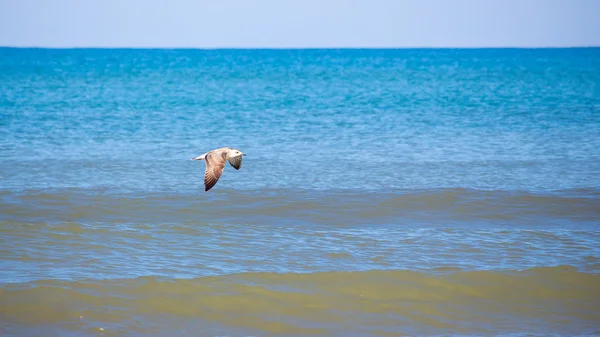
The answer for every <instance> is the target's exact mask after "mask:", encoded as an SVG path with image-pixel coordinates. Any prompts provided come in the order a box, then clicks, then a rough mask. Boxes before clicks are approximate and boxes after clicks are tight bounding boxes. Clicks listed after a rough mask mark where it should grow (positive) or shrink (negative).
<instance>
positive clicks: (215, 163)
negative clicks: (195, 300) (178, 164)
mask: <svg viewBox="0 0 600 337" xmlns="http://www.w3.org/2000/svg"><path fill="white" fill-rule="evenodd" d="M205 160H206V171H205V172H204V191H206V192H208V190H210V189H211V188H213V186H215V184H216V183H217V181H219V178H220V177H221V174H222V173H223V168H224V167H225V161H226V160H225V157H224V156H223V155H221V154H219V153H213V152H211V153H209V154H207V155H206V158H205Z"/></svg>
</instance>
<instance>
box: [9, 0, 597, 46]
mask: <svg viewBox="0 0 600 337" xmlns="http://www.w3.org/2000/svg"><path fill="white" fill-rule="evenodd" d="M599 18H600V0H212V1H209V0H0V46H19V47H166V48H177V47H183V48H305V47H312V48H324V47H332V48H339V47H350V48H353V47H363V48H376V47H387V48H389V47H399V48H408V47H573V46H600V19H599Z"/></svg>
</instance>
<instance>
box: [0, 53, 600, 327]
mask: <svg viewBox="0 0 600 337" xmlns="http://www.w3.org/2000/svg"><path fill="white" fill-rule="evenodd" d="M220 147H233V148H236V149H239V150H240V151H242V152H244V153H246V154H247V155H246V156H245V157H243V165H242V167H241V169H240V170H235V169H234V168H233V167H231V166H230V165H229V164H227V165H226V167H225V169H224V172H223V175H222V176H221V178H220V180H219V181H218V183H217V184H216V185H215V187H213V188H212V189H211V190H210V191H208V192H205V191H204V186H203V178H204V170H205V162H203V161H192V160H190V158H192V157H195V156H199V155H201V154H203V153H205V152H207V151H210V150H213V149H216V148H220ZM0 336H3V337H4V336H27V337H29V336H61V337H62V336H65V337H71V336H77V337H78V336H161V337H162V336H165V337H166V336H169V337H170V336H344V337H345V336H348V337H366V336H510V337H517V336H600V48H568V49H510V48H508V49H207V50H202V49H43V48H42V49H38V48H0Z"/></svg>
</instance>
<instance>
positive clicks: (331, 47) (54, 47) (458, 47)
mask: <svg viewBox="0 0 600 337" xmlns="http://www.w3.org/2000/svg"><path fill="white" fill-rule="evenodd" d="M594 48H600V45H588V46H577V45H573V46H402V47H393V46H377V47H375V46H369V47H361V46H329V47H309V46H305V47H292V46H290V47H264V46H263V47H249V46H246V47H239V46H238V47H235V46H229V47H227V46H219V47H216V46H213V47H184V46H18V45H12V46H11V45H0V49H54V50H60V49H65V50H66V49H140V50H143V49H145V50H149V49H155V50H403V49H404V50H408V49H594Z"/></svg>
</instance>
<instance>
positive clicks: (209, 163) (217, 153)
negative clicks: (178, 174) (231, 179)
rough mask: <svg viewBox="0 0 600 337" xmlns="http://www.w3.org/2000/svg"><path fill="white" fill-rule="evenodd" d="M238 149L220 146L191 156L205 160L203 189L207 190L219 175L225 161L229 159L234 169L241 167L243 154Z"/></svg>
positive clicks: (217, 179) (213, 184)
mask: <svg viewBox="0 0 600 337" xmlns="http://www.w3.org/2000/svg"><path fill="white" fill-rule="evenodd" d="M245 155H246V154H245V153H242V152H241V151H240V150H238V149H234V148H230V147H222V148H220V149H216V150H212V151H208V152H206V153H205V154H203V155H201V156H198V157H195V158H192V159H190V160H205V161H206V172H204V191H205V192H208V190H210V189H211V188H213V186H215V184H216V183H217V181H219V178H220V177H221V174H222V173H223V168H224V167H225V162H226V161H229V164H231V166H233V167H234V168H235V169H236V170H239V169H240V168H241V167H242V156H245Z"/></svg>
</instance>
